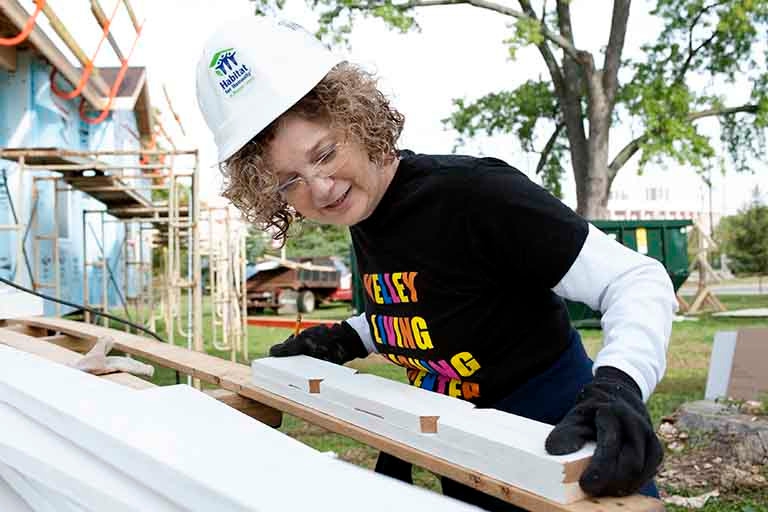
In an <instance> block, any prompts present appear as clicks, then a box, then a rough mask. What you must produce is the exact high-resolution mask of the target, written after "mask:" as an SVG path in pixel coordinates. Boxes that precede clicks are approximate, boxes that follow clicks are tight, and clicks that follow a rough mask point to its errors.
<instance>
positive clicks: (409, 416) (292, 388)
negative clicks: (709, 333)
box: [251, 356, 594, 504]
mask: <svg viewBox="0 0 768 512" xmlns="http://www.w3.org/2000/svg"><path fill="white" fill-rule="evenodd" d="M294 362H295V363H296V364H295V366H294V364H293V363H294ZM329 364H330V363H327V362H324V361H318V360H313V359H311V358H307V357H306V356H297V357H285V358H264V359H258V360H254V361H252V363H251V367H252V370H253V382H254V383H255V384H257V385H259V386H261V387H263V388H265V389H267V390H269V391H270V392H272V393H275V394H277V395H280V396H282V397H284V398H288V399H290V400H293V401H296V402H298V403H301V404H303V405H306V406H308V407H312V408H315V409H318V410H320V411H322V412H324V413H326V414H329V415H331V416H333V417H336V418H339V419H343V420H345V421H348V422H350V423H352V424H354V425H356V426H359V427H361V428H365V429H367V430H370V431H371V432H375V433H376V434H379V435H384V436H387V437H389V438H391V439H394V440H397V441H398V442H401V443H404V444H406V445H408V446H411V447H412V448H415V449H418V450H420V451H422V452H425V453H429V454H431V455H434V456H435V457H438V458H441V459H444V460H446V461H448V462H451V463H454V464H457V465H460V466H463V467H465V468H467V469H470V470H474V471H478V472H481V473H483V474H485V475H487V476H490V477H492V478H496V479H498V480H501V481H503V482H505V483H508V484H511V485H513V486H515V487H519V488H522V489H525V490H527V491H530V492H533V493H536V494H538V495H540V496H543V497H545V498H548V499H550V500H552V501H555V502H557V503H563V504H568V503H573V502H576V501H579V500H581V499H584V498H585V494H584V492H583V491H582V490H581V488H580V487H579V485H578V477H579V475H580V474H581V471H583V469H584V467H586V464H587V463H588V461H589V458H590V457H591V455H592V453H593V451H594V444H589V445H588V446H585V447H584V448H582V449H581V450H579V451H577V452H575V453H573V454H569V455H565V456H553V455H549V454H547V453H546V451H545V449H544V441H545V439H546V437H547V435H548V434H549V432H550V431H551V430H552V428H553V427H552V426H551V425H547V424H545V423H541V422H537V421H533V420H529V419H527V418H523V417H520V416H515V415H512V414H508V413H504V412H501V411H489V410H479V409H475V408H474V406H473V405H472V404H470V403H468V402H465V401H462V400H459V399H456V398H451V397H447V396H445V395H441V394H437V393H433V392H430V391H425V390H422V389H419V388H414V387H412V386H408V385H406V384H401V383H397V382H394V381H391V380H389V379H384V378H381V377H376V376H373V375H362V374H354V373H353V372H349V371H346V370H348V369H347V368H345V367H338V368H341V369H342V370H341V371H334V370H333V369H329ZM276 367H277V368H279V371H278V370H276V369H275V368H276ZM314 379H321V382H320V384H319V388H316V389H314V390H311V389H310V386H308V385H305V384H304V383H306V382H308V381H310V380H314ZM424 418H435V419H436V428H435V429H434V430H424V428H423V426H424V421H423V420H424Z"/></svg>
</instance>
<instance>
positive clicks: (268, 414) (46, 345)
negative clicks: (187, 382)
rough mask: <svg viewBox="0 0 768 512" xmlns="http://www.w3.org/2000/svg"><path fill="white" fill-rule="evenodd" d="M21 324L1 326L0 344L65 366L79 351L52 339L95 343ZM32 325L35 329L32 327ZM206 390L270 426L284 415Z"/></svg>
mask: <svg viewBox="0 0 768 512" xmlns="http://www.w3.org/2000/svg"><path fill="white" fill-rule="evenodd" d="M22 327H32V326H26V325H23V324H18V325H15V326H12V327H2V328H0V344H3V345H8V346H9V347H13V348H15V349H18V350H22V351H24V352H27V353H29V354H35V355H37V356H40V357H43V358H45V359H48V360H49V361H54V362H57V363H61V364H64V365H67V366H71V365H73V364H75V363H76V362H77V361H79V360H80V358H81V357H82V354H79V353H77V352H74V351H72V350H70V349H69V348H65V347H63V346H60V345H57V344H54V343H52V342H51V341H54V340H60V339H62V338H66V339H67V344H69V343H70V341H69V340H73V341H74V342H76V343H79V344H80V345H78V346H79V347H80V348H83V347H85V346H87V345H90V346H93V344H94V343H95V342H94V341H93V340H83V339H80V338H75V337H73V336H69V335H59V336H48V337H44V338H35V337H33V336H29V335H27V334H23V333H21V332H18V329H19V328H22ZM32 328H33V329H34V327H32ZM83 344H87V345H83ZM100 378H102V379H106V380H111V381H112V382H116V383H118V384H122V385H123V386H126V387H129V388H132V389H138V390H141V389H149V388H154V387H156V385H155V384H153V383H151V382H149V381H148V380H144V379H142V378H140V377H136V376H135V375H131V374H129V373H123V372H116V373H109V374H106V375H102V376H100ZM205 393H206V394H208V395H210V396H212V397H213V398H215V399H216V400H218V401H220V402H223V403H225V404H227V405H229V406H230V407H232V408H233V409H237V410H238V411H240V412H242V413H243V414H246V415H247V416H250V417H251V418H253V419H255V420H258V421H260V422H262V423H264V424H266V425H269V426H270V427H279V426H280V424H281V423H282V419H283V414H282V413H281V412H280V411H278V410H277V409H273V408H271V407H268V406H266V405H264V404H261V403H259V402H255V401H253V400H251V399H250V398H246V397H244V396H240V395H238V394H237V393H234V392H232V391H227V390H224V389H210V390H206V391H205Z"/></svg>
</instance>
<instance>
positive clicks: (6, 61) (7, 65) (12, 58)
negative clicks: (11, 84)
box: [0, 46, 16, 73]
mask: <svg viewBox="0 0 768 512" xmlns="http://www.w3.org/2000/svg"><path fill="white" fill-rule="evenodd" d="M0 68H2V69H4V70H6V71H10V72H11V73H15V72H16V47H15V46H0Z"/></svg>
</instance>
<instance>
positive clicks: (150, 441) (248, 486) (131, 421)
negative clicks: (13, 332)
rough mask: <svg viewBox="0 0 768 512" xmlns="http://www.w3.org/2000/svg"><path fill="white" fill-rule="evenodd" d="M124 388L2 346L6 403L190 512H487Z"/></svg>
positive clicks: (183, 399)
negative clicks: (404, 510) (405, 511)
mask: <svg viewBox="0 0 768 512" xmlns="http://www.w3.org/2000/svg"><path fill="white" fill-rule="evenodd" d="M41 375H44V376H45V378H44V379H43V378H41ZM43 381H44V382H46V383H50V382H56V383H57V385H56V386H50V385H49V384H48V385H42V384H40V382H43ZM114 386H116V385H114V384H112V383H110V382H108V381H102V380H99V379H93V378H91V377H90V376H89V375H85V374H81V373H80V372H78V371H76V370H73V369H70V368H66V367H63V366H61V365H56V364H53V363H50V362H48V361H45V360H43V359H40V358H38V357H35V356H30V355H28V354H23V353H20V352H18V351H16V350H14V349H11V348H7V347H3V346H0V400H2V401H5V402H6V403H10V404H11V405H13V406H15V407H17V408H19V409H20V410H22V411H23V412H24V414H25V415H27V416H29V417H31V418H33V419H34V420H35V421H36V422H38V423H42V424H45V425H47V426H48V427H49V428H50V429H52V430H55V431H56V432H58V433H60V434H61V435H62V436H64V437H66V438H68V439H69V440H71V441H72V442H73V443H76V444H78V445H79V446H80V447H81V448H83V449H85V450H87V451H88V452H89V453H90V454H91V455H92V456H94V457H99V458H102V460H103V459H104V458H105V457H106V456H107V454H108V456H109V459H110V464H111V465H113V466H115V467H117V468H119V469H120V470H121V471H123V472H125V473H126V474H128V475H131V476H132V477H133V478H135V479H136V480H138V481H139V482H141V483H142V484H143V485H145V486H147V487H150V488H152V489H154V490H155V491H156V492H158V493H160V494H162V495H164V496H166V497H168V499H170V500H172V501H174V502H176V503H178V504H179V505H181V506H183V507H187V508H188V509H189V510H201V511H202V510H205V511H208V510H216V511H217V512H218V511H222V512H225V511H230V510H232V511H245V510H249V511H278V510H279V511H282V510H310V509H311V510H334V511H350V512H352V511H354V512H358V511H359V507H360V503H361V502H362V501H363V500H365V503H367V505H366V509H367V510H369V511H380V512H385V511H390V510H394V509H395V508H397V507H398V506H399V504H402V503H403V502H407V503H409V505H414V506H417V507H419V508H422V507H423V508H424V509H427V510H433V509H441V510H447V511H470V510H477V509H476V508H475V507H472V506H469V505H467V504H464V503H460V502H456V501H454V500H450V499H448V498H445V497H443V496H441V495H438V494H435V493H432V492H430V491H426V490H424V489H420V488H416V487H413V486H410V485H407V484H404V483H402V482H399V481H396V480H393V479H390V478H386V477H383V476H381V475H377V474H375V473H373V472H370V471H365V470H361V469H359V468H356V467H354V466H351V465H349V464H345V463H341V462H340V461H336V460H333V459H330V458H328V457H327V456H324V455H322V454H320V453H319V452H317V451H316V450H313V449H312V448H310V447H308V446H306V445H303V444H302V443H300V442H298V441H296V440H294V439H291V438H289V437H288V436H285V435H284V434H282V433H280V432H278V431H275V430H274V429H271V428H269V427H267V426H264V425H262V424H260V423H258V422H257V421H254V420H253V419H251V418H249V417H248V416H246V415H244V414H242V413H240V412H238V411H235V410H233V409H231V408H230V407H228V406H227V405H225V404H222V403H220V402H218V401H217V400H215V399H213V398H211V397H208V396H206V395H205V394H203V393H200V392H199V391H196V390H194V389H192V388H190V387H188V386H183V385H182V386H168V387H159V388H155V389H149V390H145V391H142V392H141V393H135V392H131V391H123V392H122V393H120V394H119V395H116V394H115V389H114ZM120 389H122V388H120ZM118 397H119V399H117V398H118ZM256 482H258V484H259V485H254V484H255V483H256ZM295 482H301V492H296V485H295ZM371 496H376V499H375V500H371V499H370V498H371Z"/></svg>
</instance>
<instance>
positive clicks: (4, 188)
mask: <svg viewBox="0 0 768 512" xmlns="http://www.w3.org/2000/svg"><path fill="white" fill-rule="evenodd" d="M0 35H2V34H0ZM15 53H16V55H15V56H16V66H15V70H14V71H10V70H8V69H4V68H3V67H2V66H0V150H4V149H6V150H7V149H12V148H24V149H25V150H33V149H35V148H56V149H62V150H71V151H97V150H98V151H107V150H139V149H140V147H141V142H140V138H142V137H145V138H146V137H148V136H149V133H148V132H149V131H150V130H151V128H150V126H151V121H149V119H148V117H147V116H149V112H150V111H151V107H150V106H149V104H148V94H147V89H146V88H147V84H146V80H145V74H144V70H143V69H142V68H131V70H132V71H133V73H132V74H129V76H132V77H133V81H132V83H130V84H128V86H127V87H128V88H129V89H132V90H130V91H128V92H127V96H128V101H127V102H126V101H123V102H122V103H121V107H120V108H125V107H126V105H128V107H129V108H125V109H124V110H112V111H111V112H110V113H109V116H108V117H107V118H106V119H105V120H104V121H103V122H101V123H99V124H95V125H91V124H89V123H87V122H85V121H83V120H82V119H81V117H80V114H79V112H78V107H79V104H80V101H81V100H80V97H76V98H75V99H72V100H62V99H61V98H59V97H58V96H56V95H55V94H53V92H52V91H51V85H50V75H51V71H52V65H51V64H50V63H49V59H47V58H46V56H45V52H44V51H43V50H41V49H40V48H35V47H34V46H33V45H31V44H27V45H25V48H21V49H18V50H16V51H15ZM107 75H108V73H105V74H104V76H107ZM57 84H59V88H61V89H66V90H68V89H69V88H71V87H72V85H71V84H69V83H67V82H66V81H65V80H62V79H59V81H58V82H57ZM136 91H141V92H140V94H137V93H136ZM138 98H142V101H143V103H142V105H141V107H142V108H141V109H138V108H137V107H136V105H137V103H138V102H139V101H138ZM131 103H132V105H131ZM91 115H93V114H91ZM99 161H100V162H105V163H108V164H110V165H128V166H130V165H131V164H133V165H135V164H137V163H138V156H137V155H128V156H104V157H99ZM105 172H109V171H105ZM35 176H38V177H41V176H60V174H58V173H56V172H55V171H49V170H45V169H35V170H30V169H27V170H24V171H23V172H20V165H19V163H18V159H8V158H0V225H14V224H15V225H19V224H21V225H23V230H21V231H16V230H0V276H2V277H4V278H6V279H10V280H13V281H14V282H16V283H18V284H20V285H22V286H26V287H31V284H32V281H31V276H30V269H34V268H35V265H37V268H38V269H39V270H38V283H42V284H43V285H47V284H51V283H53V282H54V281H55V276H54V270H55V265H54V248H53V246H54V244H53V243H52V242H51V241H49V240H45V239H39V240H40V241H39V243H38V244H37V246H38V247H37V248H38V251H35V250H34V249H35V247H34V245H35V244H34V242H33V240H34V237H35V236H46V235H48V234H51V233H54V232H56V233H57V235H58V246H59V272H60V283H61V286H60V290H59V294H60V298H61V299H64V300H66V301H69V302H73V303H76V304H82V303H83V301H84V297H83V288H84V286H83V285H84V276H83V274H84V272H87V279H88V290H89V297H88V302H89V303H91V304H100V303H102V302H103V297H102V277H103V276H102V272H104V271H105V269H104V268H102V267H99V266H88V267H87V271H86V269H85V268H84V262H85V261H88V262H94V261H98V260H100V259H101V257H102V248H103V251H104V254H105V255H106V262H107V269H106V271H107V272H110V271H111V272H110V273H111V275H110V276H109V279H108V282H109V285H108V294H107V295H108V297H107V299H108V303H109V306H110V307H119V306H121V304H122V303H123V301H124V300H125V295H126V294H128V295H131V294H135V293H136V289H135V284H132V285H131V286H129V287H128V289H127V290H126V289H125V288H126V283H124V274H125V271H124V270H123V269H124V267H125V265H124V263H125V261H124V258H125V256H124V255H125V253H126V251H125V250H124V247H125V243H126V238H127V237H126V235H127V234H126V226H125V225H124V224H123V223H121V222H114V221H115V220H116V219H115V218H114V217H112V216H111V215H104V216H103V218H104V219H105V220H107V222H105V223H104V226H102V215H101V214H88V215H87V218H86V219H85V223H84V215H83V212H84V211H89V210H105V209H106V208H107V205H105V204H104V203H102V202H100V201H98V200H97V199H95V198H94V197H92V196H90V195H89V194H88V193H86V192H83V191H81V190H77V189H75V188H71V187H70V186H69V185H67V184H66V183H64V182H63V181H62V180H57V181H53V180H34V177H35ZM56 183H58V188H59V190H55V186H54V184H56ZM146 184H147V185H148V184H150V183H149V180H146ZM33 188H35V190H33ZM136 193H137V194H143V195H144V196H145V197H148V194H149V191H146V190H144V191H141V190H137V191H136ZM54 195H55V196H54ZM102 229H103V231H102ZM19 236H23V237H24V240H25V243H24V248H25V253H26V257H21V258H19V255H18V250H17V248H18V245H17V243H18V237H19ZM84 237H87V254H84V249H83V239H84ZM144 250H145V255H144V258H149V257H150V256H149V254H147V253H148V251H149V250H150V249H149V247H145V248H144ZM129 272H131V271H129ZM129 281H135V279H130V273H129ZM0 286H3V285H0ZM38 291H39V292H41V293H44V294H48V295H53V294H54V293H55V289H54V288H50V287H47V286H43V287H40V288H39V289H38ZM44 307H45V309H44V313H45V314H46V315H52V314H54V313H55V311H56V306H55V304H54V303H52V302H48V301H46V302H45V305H44ZM72 309H73V308H69V307H62V309H61V312H62V313H67V312H69V311H71V310H72Z"/></svg>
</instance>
